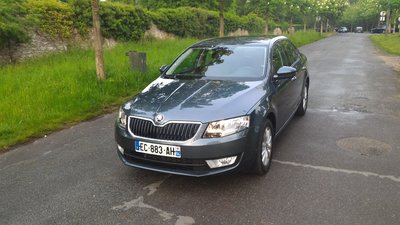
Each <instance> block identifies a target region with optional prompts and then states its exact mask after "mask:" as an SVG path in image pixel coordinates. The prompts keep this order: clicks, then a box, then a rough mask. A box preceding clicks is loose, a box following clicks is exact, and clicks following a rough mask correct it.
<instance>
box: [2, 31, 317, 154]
mask: <svg viewBox="0 0 400 225" xmlns="http://www.w3.org/2000/svg"><path fill="white" fill-rule="evenodd" d="M323 37H324V36H321V35H320V34H319V33H317V32H306V33H304V32H297V33H295V34H294V35H291V36H290V37H289V38H290V39H292V40H293V42H294V43H295V44H296V45H297V46H301V45H304V44H308V43H311V42H314V41H316V40H319V39H321V38H323ZM196 41H197V40H196V39H178V40H166V41H151V40H148V41H143V42H139V43H122V44H118V45H117V46H116V47H115V48H113V49H112V50H105V52H104V57H105V68H106V76H107V79H106V80H105V81H98V80H97V78H96V73H95V65H94V53H93V51H91V50H82V49H73V50H69V51H67V52H64V53H58V54H52V55H48V56H45V57H41V58H37V59H34V60H29V61H26V62H23V63H20V64H17V65H8V66H3V67H0V151H1V150H4V149H7V148H9V147H10V146H12V145H15V144H17V143H21V142H24V141H26V140H29V139H30V138H35V137H40V136H43V135H44V134H47V133H49V132H51V131H54V130H57V129H60V128H62V127H65V126H69V125H71V124H73V123H76V122H79V121H82V120H86V119H89V118H93V117H95V116H97V115H100V114H102V113H105V112H109V111H110V110H112V109H115V107H116V106H118V105H120V104H121V103H122V102H123V101H125V100H126V99H127V98H129V97H130V96H133V95H135V94H136V93H137V92H139V91H140V90H142V89H143V88H144V87H145V86H146V85H147V84H148V83H149V82H151V81H152V80H153V79H155V77H157V76H158V74H159V72H158V68H159V67H160V66H161V65H163V64H168V63H170V62H171V61H172V60H173V59H174V58H175V57H176V56H177V55H178V54H179V53H180V52H181V51H183V50H184V49H185V48H186V47H187V46H189V45H190V44H192V43H194V42H196ZM129 50H136V51H140V52H146V53H147V65H148V68H149V71H148V73H147V74H139V73H134V72H132V71H131V70H130V69H129V63H128V57H127V56H126V55H125V53H126V52H127V51H129Z"/></svg>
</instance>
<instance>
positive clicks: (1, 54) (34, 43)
mask: <svg viewBox="0 0 400 225" xmlns="http://www.w3.org/2000/svg"><path fill="white" fill-rule="evenodd" d="M88 36H89V38H82V37H81V36H79V35H78V34H75V36H74V37H73V38H72V39H70V40H68V41H67V40H64V41H63V40H54V39H51V38H48V37H46V36H45V35H41V34H39V33H32V34H31V41H30V42H28V43H25V44H21V45H20V46H18V47H17V48H16V49H13V50H11V52H10V50H9V49H0V64H7V63H11V62H12V60H14V61H16V62H20V61H23V60H25V59H29V58H34V57H38V56H43V55H45V54H49V53H53V52H61V51H65V50H67V49H68V48H69V47H71V46H79V47H81V48H91V47H92V44H93V39H94V37H93V34H90V35H88ZM103 44H104V48H113V47H114V46H115V45H116V44H117V42H116V41H115V40H114V39H112V38H111V39H104V40H103ZM10 55H12V58H11V57H10Z"/></svg>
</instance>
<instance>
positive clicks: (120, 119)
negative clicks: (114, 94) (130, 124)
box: [118, 108, 126, 128]
mask: <svg viewBox="0 0 400 225" xmlns="http://www.w3.org/2000/svg"><path fill="white" fill-rule="evenodd" d="M118 125H119V126H120V127H122V128H126V114H125V111H124V110H123V109H122V108H119V113H118Z"/></svg>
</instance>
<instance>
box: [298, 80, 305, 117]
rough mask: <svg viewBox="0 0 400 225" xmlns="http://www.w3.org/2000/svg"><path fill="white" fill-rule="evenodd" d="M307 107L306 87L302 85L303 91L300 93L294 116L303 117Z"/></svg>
mask: <svg viewBox="0 0 400 225" xmlns="http://www.w3.org/2000/svg"><path fill="white" fill-rule="evenodd" d="M307 107H308V85H307V84H306V85H304V88H303V91H302V93H301V102H300V104H299V107H298V108H297V111H296V115H297V116H304V115H305V114H306V111H307Z"/></svg>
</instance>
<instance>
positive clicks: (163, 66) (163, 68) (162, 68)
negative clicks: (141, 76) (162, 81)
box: [160, 65, 169, 73]
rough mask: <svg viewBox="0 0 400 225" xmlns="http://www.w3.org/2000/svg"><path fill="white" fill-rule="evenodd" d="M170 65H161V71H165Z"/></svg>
mask: <svg viewBox="0 0 400 225" xmlns="http://www.w3.org/2000/svg"><path fill="white" fill-rule="evenodd" d="M168 67H169V65H162V66H161V67H160V73H164V72H165V71H166V70H167V69H168Z"/></svg>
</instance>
